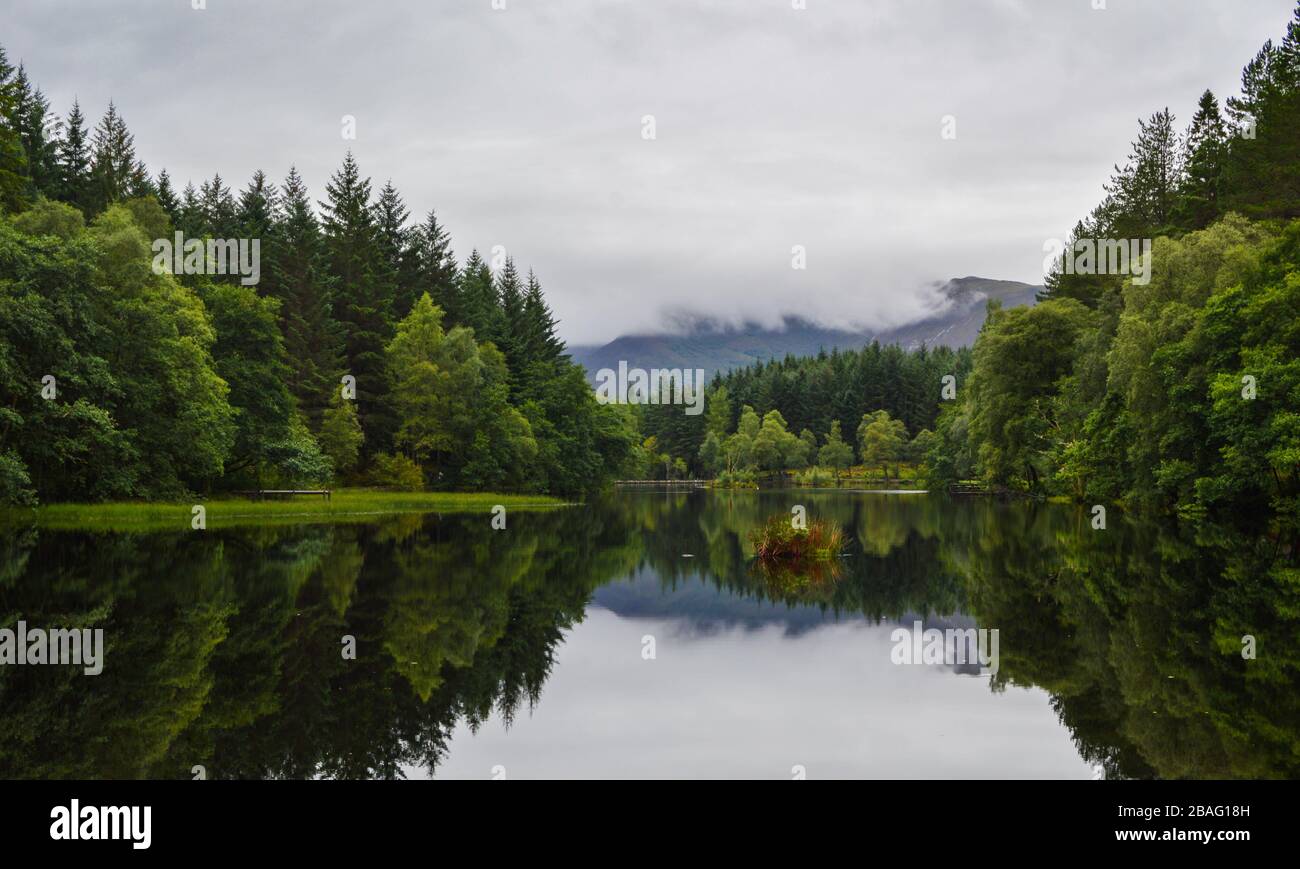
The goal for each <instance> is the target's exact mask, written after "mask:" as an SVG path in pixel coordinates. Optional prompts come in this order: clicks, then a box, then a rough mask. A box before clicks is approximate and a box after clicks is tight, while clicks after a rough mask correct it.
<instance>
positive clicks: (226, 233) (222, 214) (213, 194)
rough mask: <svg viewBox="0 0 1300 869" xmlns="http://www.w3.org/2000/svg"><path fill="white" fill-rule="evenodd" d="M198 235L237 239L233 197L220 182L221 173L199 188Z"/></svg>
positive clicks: (237, 223) (237, 225)
mask: <svg viewBox="0 0 1300 869" xmlns="http://www.w3.org/2000/svg"><path fill="white" fill-rule="evenodd" d="M198 204H199V217H200V220H201V224H200V225H201V227H202V228H201V230H200V232H199V234H200V235H205V236H208V237H209V238H238V237H239V221H238V218H237V216H236V208H235V196H234V194H233V193H231V192H230V188H229V187H228V186H227V185H226V184H225V182H223V181H222V180H221V173H220V172H218V173H217V174H215V175H213V176H212V180H211V181H204V182H203V183H202V184H201V185H200V186H199V203H198Z"/></svg>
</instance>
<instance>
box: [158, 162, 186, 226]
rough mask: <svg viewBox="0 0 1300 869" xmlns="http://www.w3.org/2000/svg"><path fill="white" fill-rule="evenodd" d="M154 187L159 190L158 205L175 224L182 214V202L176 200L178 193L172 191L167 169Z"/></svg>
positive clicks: (160, 174) (159, 175)
mask: <svg viewBox="0 0 1300 869" xmlns="http://www.w3.org/2000/svg"><path fill="white" fill-rule="evenodd" d="M154 186H155V187H156V188H157V190H158V194H157V195H158V204H159V205H161V206H162V207H163V211H166V212H167V216H168V217H170V218H171V219H172V221H173V222H175V220H176V216H177V214H178V213H179V212H180V200H179V199H177V198H176V191H175V190H174V189H172V179H171V176H170V175H168V174H167V170H166V169H164V170H162V171H161V172H159V173H158V181H157V182H156V184H155V185H154Z"/></svg>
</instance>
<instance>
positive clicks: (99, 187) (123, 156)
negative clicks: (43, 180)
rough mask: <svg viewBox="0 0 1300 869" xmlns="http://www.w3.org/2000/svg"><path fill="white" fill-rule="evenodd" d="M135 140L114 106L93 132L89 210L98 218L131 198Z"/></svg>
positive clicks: (134, 167)
mask: <svg viewBox="0 0 1300 869" xmlns="http://www.w3.org/2000/svg"><path fill="white" fill-rule="evenodd" d="M136 162H137V161H136V157H135V136H133V135H131V132H130V131H129V130H127V128H126V122H125V121H124V120H122V116H121V115H120V114H118V111H117V106H115V105H114V104H113V103H112V102H110V103H109V104H108V111H107V112H105V113H104V117H103V118H101V119H100V121H99V126H97V127H96V128H95V140H94V145H93V148H92V156H91V160H90V177H91V190H90V203H89V204H90V210H91V212H92V213H95V214H98V213H99V212H100V211H103V210H104V209H105V208H107V207H108V206H110V205H112V204H113V203H114V202H120V201H121V200H123V199H125V198H127V197H128V196H130V193H131V181H132V176H133V175H134V174H135V172H136V168H137V167H136Z"/></svg>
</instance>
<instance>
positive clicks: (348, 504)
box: [0, 489, 566, 531]
mask: <svg viewBox="0 0 1300 869" xmlns="http://www.w3.org/2000/svg"><path fill="white" fill-rule="evenodd" d="M497 504H501V505H502V506H504V507H505V508H506V510H507V511H511V510H540V509H548V508H554V507H563V506H565V504H566V502H565V501H561V500H559V499H556V498H551V497H548V496H546V495H497V494H493V493H491V492H387V491H381V490H378V489H335V490H334V491H333V494H332V495H331V497H330V499H329V500H328V501H327V500H325V499H324V498H322V497H320V496H319V495H316V496H311V495H298V496H295V497H292V498H287V499H284V500H274V501H253V500H250V499H247V498H237V497H231V496H229V495H219V496H213V497H211V498H204V497H202V496H195V497H194V499H193V500H190V501H186V502H184V503H179V502H171V503H163V502H149V501H118V502H112V503H107V504H45V505H42V506H40V507H35V508H25V509H24V508H14V507H6V508H0V525H33V524H34V525H36V526H37V527H40V528H49V529H53V530H88V531H165V530H178V531H187V530H190V521H191V517H192V515H193V514H192V512H191V511H192V509H193V508H194V506H196V505H202V506H203V507H204V509H205V510H206V511H207V515H206V521H207V527H208V528H232V527H236V526H240V525H298V524H303V523H311V522H372V521H376V520H377V519H380V518H382V517H383V516H386V515H393V514H398V513H480V512H481V513H488V512H490V511H491V510H492V508H493V507H494V506H495V505H497Z"/></svg>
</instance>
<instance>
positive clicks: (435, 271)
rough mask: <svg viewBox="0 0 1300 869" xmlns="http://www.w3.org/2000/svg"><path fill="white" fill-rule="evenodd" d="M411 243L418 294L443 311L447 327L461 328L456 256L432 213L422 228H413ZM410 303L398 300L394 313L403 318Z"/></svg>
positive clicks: (413, 301)
mask: <svg viewBox="0 0 1300 869" xmlns="http://www.w3.org/2000/svg"><path fill="white" fill-rule="evenodd" d="M414 244H415V253H416V262H417V265H418V268H419V281H418V283H417V288H418V290H419V292H420V293H421V294H423V293H428V294H429V297H430V298H431V299H433V303H434V304H435V305H437V306H438V307H439V308H441V309H442V310H443V313H444V314H445V316H446V322H447V326H448V328H451V327H452V326H460V325H464V323H465V312H464V307H465V306H464V302H463V300H462V299H461V296H460V282H459V280H458V274H459V270H458V269H457V268H456V256H455V254H453V253H452V250H451V238H450V237H449V236H448V235H447V231H446V230H445V229H443V227H442V224H440V223H439V222H438V217H437V215H435V214H434V212H433V211H430V212H429V216H428V218H426V219H425V221H424V225H423V226H421V227H419V228H418V229H416V231H415V233H414ZM413 304H415V299H414V298H399V299H398V306H397V311H398V314H399V315H400V316H403V317H404V316H406V314H408V313H410V310H411V306H412V305H413Z"/></svg>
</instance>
